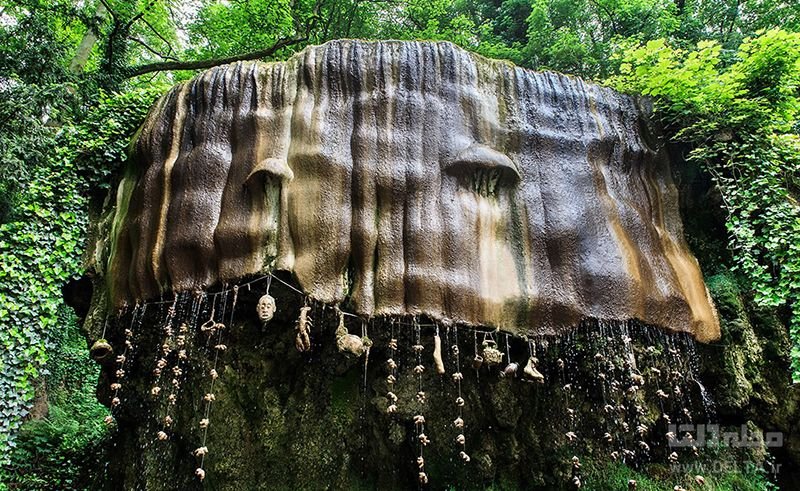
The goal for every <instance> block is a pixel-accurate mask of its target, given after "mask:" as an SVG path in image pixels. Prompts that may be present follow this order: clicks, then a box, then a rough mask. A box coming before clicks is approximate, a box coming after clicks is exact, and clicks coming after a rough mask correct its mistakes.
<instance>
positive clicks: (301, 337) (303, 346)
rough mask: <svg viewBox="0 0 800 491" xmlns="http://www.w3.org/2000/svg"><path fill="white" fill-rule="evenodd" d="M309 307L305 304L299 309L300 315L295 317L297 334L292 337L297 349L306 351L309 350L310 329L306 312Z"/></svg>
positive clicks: (309, 321) (309, 320)
mask: <svg viewBox="0 0 800 491" xmlns="http://www.w3.org/2000/svg"><path fill="white" fill-rule="evenodd" d="M310 310H311V307H308V306H305V307H303V308H301V309H300V317H298V318H297V328H296V331H297V334H296V335H295V339H294V346H295V348H297V351H300V352H301V353H302V352H306V351H311V337H310V336H309V331H310V330H311V319H310V318H309V317H308V312H309V311H310Z"/></svg>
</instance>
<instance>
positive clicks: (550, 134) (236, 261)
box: [97, 41, 719, 341]
mask: <svg viewBox="0 0 800 491" xmlns="http://www.w3.org/2000/svg"><path fill="white" fill-rule="evenodd" d="M640 106H641V104H639V101H637V100H636V99H634V98H631V97H627V96H622V95H619V94H617V93H615V92H614V91H612V90H610V89H606V88H602V87H599V86H596V85H592V84H588V83H586V82H584V81H582V80H580V79H577V78H572V77H568V76H564V75H560V74H555V73H536V72H531V71H527V70H524V69H521V68H517V67H514V66H512V65H510V64H508V63H504V62H496V61H490V60H487V59H484V58H481V57H479V56H476V55H473V54H470V53H467V52H465V51H462V50H460V49H459V48H457V47H455V46H453V45H451V44H448V43H434V42H388V41H387V42H371V43H368V42H358V41H336V42H330V43H327V44H325V45H323V46H318V47H309V48H307V49H306V50H304V51H303V52H302V53H299V54H298V55H296V56H294V57H293V58H291V59H290V60H288V61H286V62H283V63H271V64H262V63H239V64H233V65H228V66H222V67H218V68H214V69H211V70H209V71H207V72H205V73H203V74H201V75H199V76H198V77H196V78H195V79H193V80H191V81H189V82H186V83H183V84H181V85H179V86H177V87H175V88H174V89H173V90H172V91H171V92H170V93H169V94H167V95H166V96H164V97H163V98H162V99H161V100H160V101H159V102H158V104H157V105H156V106H155V107H154V108H153V110H152V111H151V113H150V115H149V117H148V119H147V122H146V123H145V125H144V127H143V128H142V131H141V132H140V135H139V137H138V140H137V141H136V143H135V146H134V151H133V155H132V159H131V165H130V168H129V170H128V172H127V173H126V175H125V177H124V178H123V179H122V181H121V183H120V185H119V188H118V193H117V200H116V205H115V206H116V208H115V210H114V211H113V213H114V219H113V222H112V227H111V230H110V231H105V236H106V238H105V242H104V243H103V244H101V247H100V249H99V254H98V255H97V257H98V269H100V270H103V271H105V272H106V276H105V277H106V282H107V283H108V284H107V288H108V289H109V290H110V294H109V297H110V303H111V304H113V305H115V306H121V305H123V304H126V303H129V304H130V303H134V302H136V301H137V300H145V299H151V298H155V297H158V296H159V295H161V294H163V293H164V292H166V291H168V290H170V289H171V290H174V291H189V290H197V289H206V288H208V287H210V286H212V285H215V284H219V283H225V282H235V281H237V280H239V279H241V278H243V277H246V276H249V275H254V274H258V273H263V272H265V271H269V270H277V269H280V270H287V271H291V272H292V273H293V274H294V276H295V277H296V279H297V281H298V282H299V285H300V287H301V288H302V289H303V290H304V291H305V292H306V293H307V294H308V295H309V296H310V297H312V298H314V299H317V300H320V301H322V302H326V303H330V304H337V303H341V302H343V301H348V302H349V303H350V304H351V305H352V306H353V310H354V312H355V313H357V314H360V315H364V316H378V315H405V314H424V315H427V316H429V317H431V318H434V319H439V320H450V321H455V322H462V323H465V324H470V325H484V326H495V327H499V328H501V329H503V330H504V331H507V332H510V333H513V334H518V335H535V334H542V333H551V334H552V333H563V332H565V331H566V330H568V329H570V328H572V327H574V326H576V325H577V324H579V323H580V322H581V320H583V319H587V318H594V319H608V320H620V321H623V320H627V319H639V320H641V321H643V322H646V323H648V324H653V325H658V326H661V327H663V328H666V329H669V330H672V331H680V332H688V333H690V334H692V335H693V336H694V337H695V338H696V339H698V340H701V341H708V340H712V339H716V338H717V337H718V336H719V322H718V320H717V316H716V312H715V311H714V307H713V305H712V303H711V301H710V299H709V297H708V293H707V290H706V287H705V284H704V282H703V278H702V276H701V273H700V270H699V268H698V266H697V262H696V260H695V259H694V257H693V256H692V255H691V253H690V252H689V251H688V249H687V247H686V244H685V241H684V239H683V236H682V234H683V232H682V225H681V221H680V215H679V212H678V207H677V197H676V194H677V193H676V189H675V186H674V185H673V183H672V180H671V177H670V168H669V162H668V160H667V158H666V154H665V153H664V152H663V151H662V150H661V149H660V147H659V146H658V144H657V143H656V138H655V137H654V135H653V132H652V129H651V128H649V127H648V126H647V124H645V120H646V116H647V111H646V109H645V108H642V107H640ZM101 235H103V234H102V233H101ZM106 264H107V267H106Z"/></svg>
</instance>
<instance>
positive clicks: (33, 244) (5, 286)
mask: <svg viewBox="0 0 800 491" xmlns="http://www.w3.org/2000/svg"><path fill="white" fill-rule="evenodd" d="M161 92H162V88H160V87H154V88H149V89H140V90H135V91H131V92H127V93H124V94H104V93H100V96H99V98H98V100H97V101H96V103H95V105H94V107H93V109H92V110H91V111H90V112H89V113H88V115H87V117H86V118H85V119H84V120H82V121H81V122H79V123H75V124H65V125H63V126H61V127H59V128H57V129H53V130H51V131H53V132H54V133H55V134H54V135H53V136H52V138H53V142H54V145H53V146H52V147H51V148H52V151H51V152H50V153H46V154H44V155H42V159H41V160H40V161H38V162H37V165H36V166H33V167H32V168H31V169H30V178H29V180H28V181H27V182H26V183H25V185H24V189H22V190H21V192H19V193H18V197H17V199H16V202H15V206H14V212H13V215H12V216H11V217H9V219H8V220H7V221H6V222H5V223H2V224H0V352H1V353H2V354H0V463H7V462H8V455H9V454H8V451H9V450H10V449H13V447H14V434H15V432H16V430H17V429H18V427H19V425H20V424H21V422H22V420H23V418H24V417H25V416H26V415H27V414H28V408H29V407H30V403H31V401H32V400H33V397H34V393H35V388H36V387H35V384H36V382H37V380H38V379H39V377H40V376H41V374H42V368H43V367H44V365H45V362H46V361H47V356H48V352H49V350H50V349H52V348H53V344H52V341H53V336H54V334H56V333H57V332H58V331H59V330H60V329H62V328H63V327H64V326H61V325H59V321H58V313H59V309H60V308H61V307H62V305H63V302H62V299H61V287H62V285H64V283H65V282H66V281H67V280H69V279H70V278H72V277H75V276H76V275H78V274H80V273H81V252H82V250H83V249H84V247H83V246H84V240H85V234H86V226H87V222H88V213H87V204H88V198H89V196H90V194H91V192H92V191H95V190H97V189H100V188H103V187H104V186H107V185H108V178H107V177H108V174H109V173H111V172H114V170H115V169H116V168H117V167H118V166H119V165H120V164H121V162H122V161H123V160H124V157H125V151H126V147H127V143H128V142H129V141H130V138H131V136H132V135H133V133H134V131H135V130H136V128H137V127H138V126H139V124H140V123H141V121H142V120H143V119H144V116H145V114H146V111H147V110H148V108H149V107H150V105H151V104H152V102H153V100H154V99H155V97H156V96H157V95H158V94H160V93H161Z"/></svg>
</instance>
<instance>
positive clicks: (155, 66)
mask: <svg viewBox="0 0 800 491" xmlns="http://www.w3.org/2000/svg"><path fill="white" fill-rule="evenodd" d="M307 39H308V37H306V36H304V37H295V38H286V39H281V40H279V41H278V42H276V43H275V44H273V45H272V46H270V47H269V48H266V49H262V50H258V51H251V52H250V53H243V54H240V55H234V56H228V57H224V58H214V59H211V60H192V61H164V62H158V63H147V64H145V65H139V66H135V67H131V68H129V69H128V73H127V75H126V78H133V77H138V76H139V75H144V74H145V73H152V72H164V71H168V70H202V69H205V68H212V67H215V66H218V65H227V64H228V63H234V62H237V61H247V60H259V59H261V58H266V57H268V56H272V55H274V54H275V53H277V52H278V51H280V50H281V49H283V48H287V47H289V46H293V45H296V44H300V43H302V42H304V41H306V40H307Z"/></svg>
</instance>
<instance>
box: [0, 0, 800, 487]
mask: <svg viewBox="0 0 800 491" xmlns="http://www.w3.org/2000/svg"><path fill="white" fill-rule="evenodd" d="M344 37H352V38H366V39H381V38H398V39H444V40H450V41H452V42H455V43H457V44H459V45H461V46H463V47H465V48H467V49H470V50H473V51H476V52H478V53H481V54H484V55H486V56H490V57H498V58H506V59H510V60H512V61H513V62H515V63H517V64H520V65H522V66H526V67H531V68H536V69H555V70H561V71H564V72H569V73H573V74H576V75H580V76H583V77H586V78H590V79H594V80H597V81H599V82H601V83H606V84H609V85H611V86H613V87H615V88H617V89H619V90H623V91H628V92H633V93H643V94H647V95H650V96H652V97H653V98H654V101H655V106H656V110H657V114H658V115H659V117H660V118H661V119H662V122H663V124H664V127H665V128H666V130H667V133H668V136H669V137H670V138H672V139H674V140H675V141H678V142H683V143H685V144H686V145H688V146H689V148H691V149H692V150H691V153H690V154H689V158H690V160H694V161H696V162H698V163H700V164H701V165H702V167H703V168H704V169H705V171H706V172H707V173H708V174H709V175H710V176H711V178H712V179H713V181H714V182H715V184H716V186H717V189H718V190H719V193H720V195H721V197H722V199H723V203H724V206H725V209H726V212H727V216H728V218H727V229H728V233H729V239H730V240H729V246H730V250H731V256H732V258H733V261H734V264H732V265H731V266H734V265H735V266H736V267H738V268H739V270H740V271H741V273H742V274H743V275H744V276H746V278H747V281H748V282H749V284H750V287H751V290H752V291H753V292H754V295H755V299H756V300H757V301H758V302H760V303H761V304H763V305H767V306H772V307H775V308H778V309H780V310H781V312H782V313H783V315H784V317H785V318H786V319H787V326H788V328H789V329H790V331H791V336H792V340H793V343H794V349H793V351H792V356H793V361H794V376H795V378H798V377H800V210H799V209H798V203H797V195H798V190H800V140H798V131H800V122H799V121H798V112H799V111H800V92H798V82H800V4H796V3H792V2H783V1H780V0H760V1H756V0H674V1H673V0H385V1H381V0H378V1H369V2H365V1H361V0H294V1H289V0H270V1H267V0H230V1H227V2H217V1H212V0H203V1H202V2H189V1H181V0H131V1H126V0H98V1H87V2H75V1H70V0H0V353H2V354H1V355H0V464H4V466H3V470H2V471H0V489H2V488H3V486H4V485H3V484H2V483H3V482H5V481H9V482H11V481H13V482H16V483H18V484H19V485H21V486H23V487H25V488H26V489H33V488H36V487H37V486H39V487H47V486H48V483H49V485H50V486H52V485H53V483H54V482H57V483H59V485H58V487H59V488H72V487H75V488H81V487H84V486H86V485H87V483H86V481H85V479H86V476H85V475H84V474H82V472H83V471H82V470H81V469H85V467H83V466H82V465H81V464H82V462H85V460H86V459H87V456H91V455H93V452H95V451H97V449H98V446H99V445H100V444H101V443H100V442H101V440H102V437H103V434H104V428H103V426H102V425H101V424H100V422H101V420H102V416H103V415H104V414H105V410H104V408H102V406H100V405H98V404H97V403H96V402H94V398H93V383H94V378H95V377H96V372H95V371H94V370H95V369H94V368H93V366H92V365H90V364H89V362H88V361H87V356H86V350H85V345H84V344H83V340H82V337H81V334H80V331H79V329H78V327H77V326H76V320H75V318H74V316H72V315H69V314H67V309H66V307H65V306H64V305H63V302H62V300H61V287H62V285H63V284H64V283H65V282H66V281H67V280H69V279H70V278H75V277H76V275H78V274H79V272H80V264H81V251H82V249H83V247H82V245H83V242H84V241H85V240H86V233H87V230H86V225H87V223H88V220H89V213H90V210H91V209H92V204H93V203H96V202H97V201H98V200H102V199H103V198H104V195H105V191H106V186H107V185H108V176H109V175H111V174H112V173H113V172H114V171H115V170H116V169H117V168H118V166H119V165H120V164H121V162H122V161H123V160H124V154H125V150H126V146H127V143H128V141H129V139H130V137H131V135H132V134H133V133H134V131H135V129H136V127H137V126H138V124H139V123H140V121H141V120H142V118H143V117H144V114H145V112H146V111H147V108H148V107H149V105H150V104H151V102H152V101H153V100H154V99H155V98H156V97H157V96H158V95H159V94H160V93H162V92H163V91H164V90H166V88H167V87H168V86H169V85H171V84H172V83H174V82H176V81H178V80H181V79H185V78H187V77H189V76H191V75H192V74H193V73H195V71H196V70H198V69H202V68H207V67H210V66H214V65H218V64H221V63H226V62H230V61H233V60H238V59H264V60H269V59H282V58H285V57H287V56H289V55H290V54H291V53H293V52H296V51H297V50H299V49H302V48H303V47H304V46H306V45H308V44H316V43H320V42H324V41H326V40H328V39H334V38H344ZM34 402H36V404H34ZM32 407H33V408H34V410H35V412H36V413H37V414H36V418H29V411H30V410H31V408H32ZM47 407H49V414H48V412H47V411H46V408H47ZM43 408H45V409H43ZM26 419H31V420H30V421H29V422H27V423H25V424H24V425H22V423H23V421H25V420H26ZM21 425H22V429H21V430H20V426H21ZM89 460H91V459H89Z"/></svg>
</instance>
